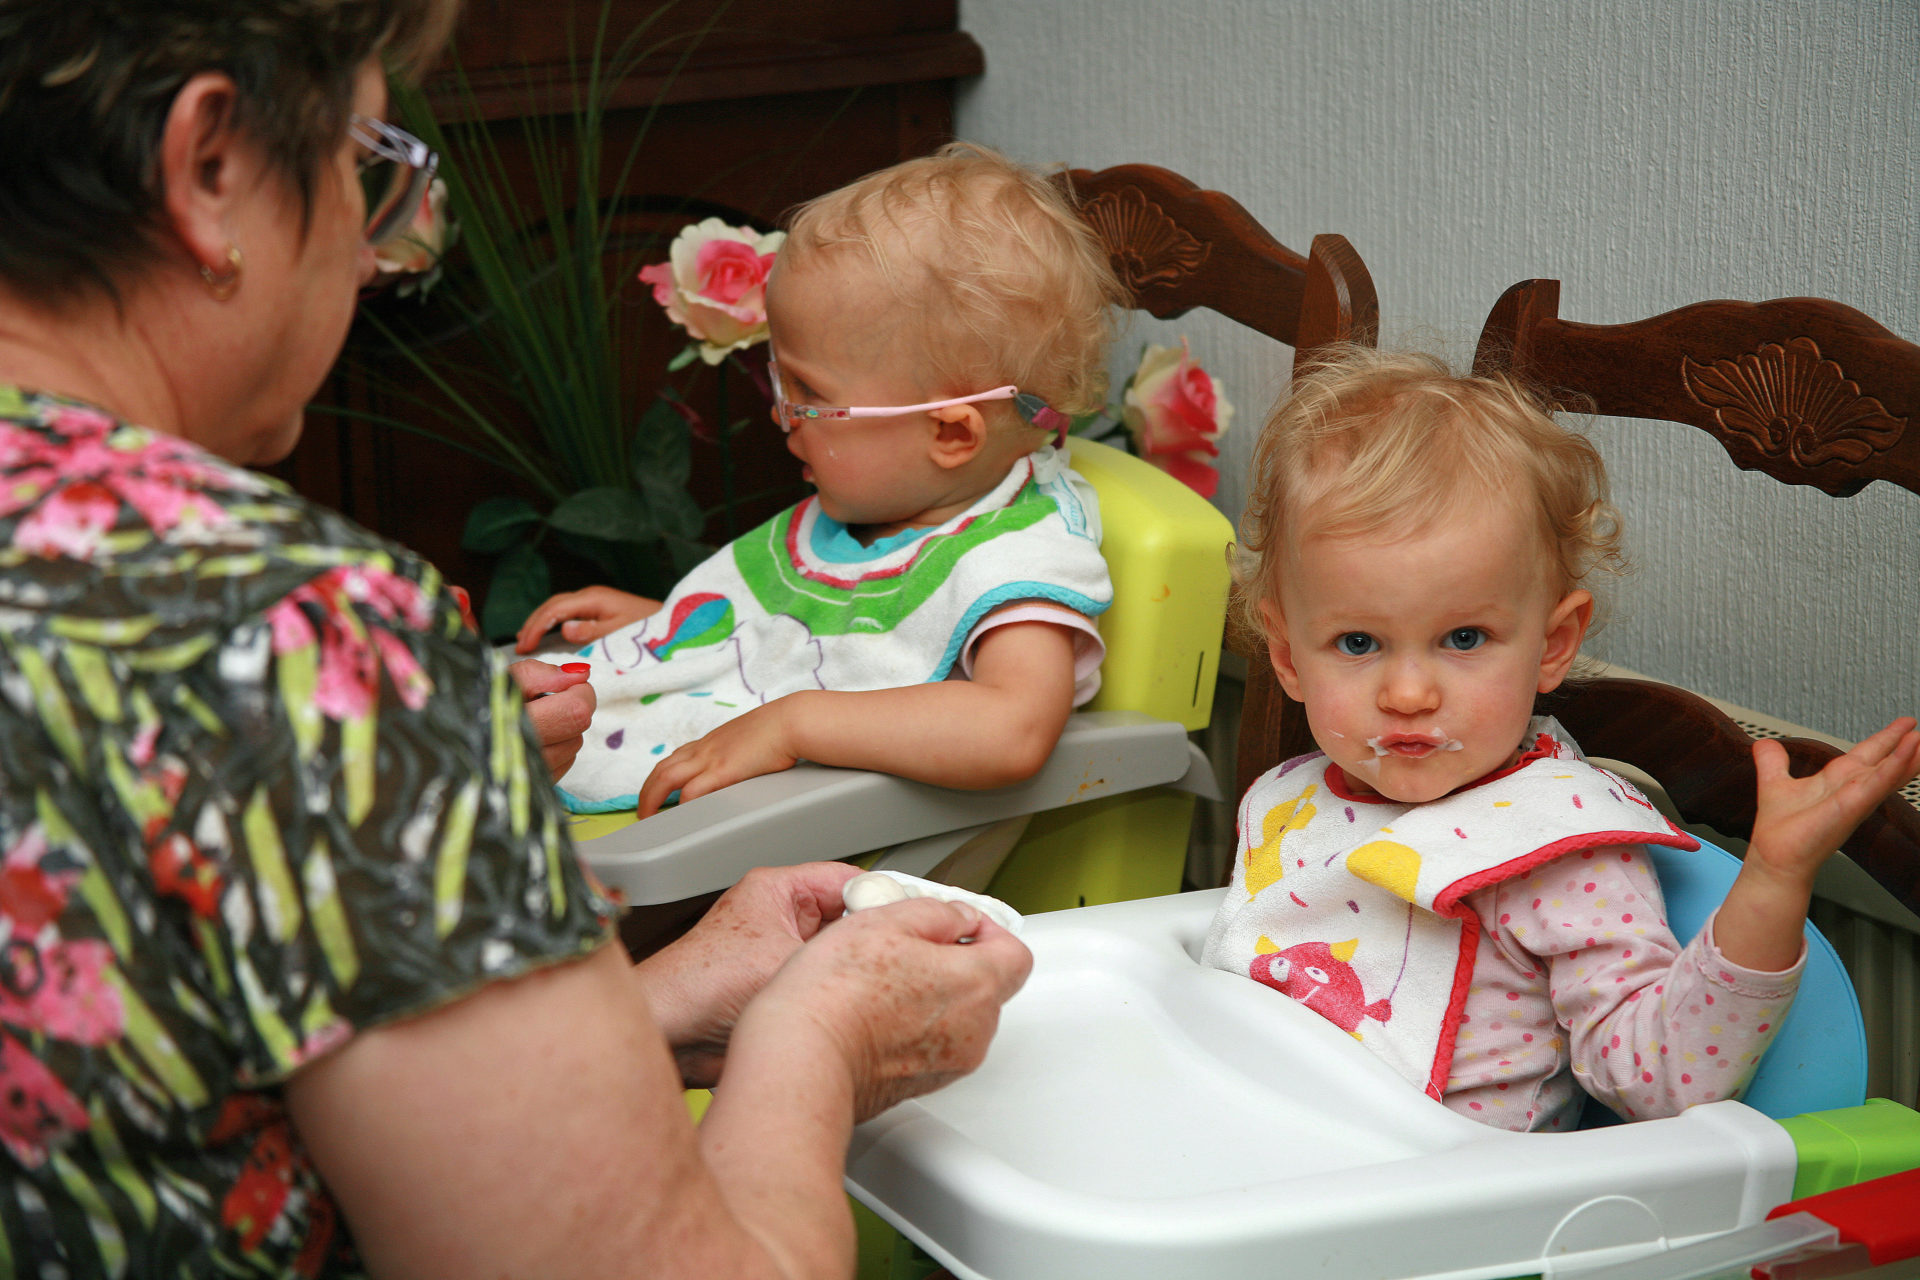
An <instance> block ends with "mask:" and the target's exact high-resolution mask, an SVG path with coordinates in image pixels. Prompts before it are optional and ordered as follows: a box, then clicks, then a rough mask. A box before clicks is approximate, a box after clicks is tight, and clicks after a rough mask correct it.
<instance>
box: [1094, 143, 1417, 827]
mask: <svg viewBox="0 0 1920 1280" xmlns="http://www.w3.org/2000/svg"><path fill="white" fill-rule="evenodd" d="M1062 180H1063V181H1064V182H1065V183H1066V185H1067V187H1068V190H1069V191H1070V192H1071V193H1072V195H1073V198H1074V201H1075V202H1076V203H1077V204H1078V205H1079V207H1080V212H1081V214H1082V216H1084V217H1085V218H1086V220H1087V221H1088V222H1089V223H1090V224H1092V226H1093V227H1094V228H1095V229H1096V230H1098V231H1099V233H1100V237H1101V239H1103V240H1104V241H1105V242H1106V244H1107V250H1108V252H1109V254H1110V255H1111V257H1112V261H1113V266H1114V270H1115V272H1116V273H1117V274H1118V275H1119V277H1120V280H1121V283H1123V284H1124V285H1126V287H1127V288H1128V290H1129V291H1130V292H1131V293H1132V294H1133V299H1134V308H1135V309H1136V310H1139V311H1144V312H1146V313H1148V314H1149V315H1152V316H1156V317H1158V318H1160V319H1163V320H1165V319H1172V318H1173V317H1176V316H1182V315H1185V314H1186V313H1187V312H1189V311H1191V310H1193V309H1194V308H1195V307H1207V308H1210V309H1212V310H1214V311H1217V312H1219V313H1220V314H1221V315H1224V316H1226V317H1227V318H1228V319H1230V320H1236V321H1238V322H1239V323H1241V324H1244V325H1246V326H1247V327H1248V328H1250V329H1254V330H1256V331H1258V332H1260V333H1263V334H1265V335H1266V336H1268V337H1269V338H1272V339H1274V340H1275V341H1277V342H1284V343H1286V344H1287V345H1288V346H1290V347H1292V348H1293V351H1294V367H1295V368H1296V369H1297V368H1300V367H1301V366H1302V364H1303V363H1304V361H1305V360H1307V359H1308V358H1310V356H1311V353H1312V352H1313V351H1314V350H1315V349H1317V348H1320V347H1324V346H1327V345H1329V344H1332V343H1361V344H1364V345H1371V344H1372V343H1373V342H1374V341H1375V339H1376V336H1377V335H1378V332H1379V326H1380V303H1379V299H1378V298H1377V297H1376V296H1375V293H1374V288H1373V277H1372V276H1371V275H1369V274H1368V273H1367V268H1366V265H1365V264H1364V263H1362V262H1361V260H1360V255H1359V254H1358V253H1356V252H1355V251H1354V248H1353V246H1352V245H1351V244H1349V243H1347V239H1346V237H1345V236H1339V235H1318V236H1315V237H1314V238H1313V244H1312V246H1311V247H1310V248H1309V250H1308V252H1307V254H1306V255H1305V256H1304V257H1303V256H1301V255H1300V254H1298V253H1296V252H1294V251H1293V250H1292V249H1289V248H1287V247H1286V246H1285V245H1283V244H1281V243H1280V242H1279V241H1278V240H1276V239H1274V238H1273V237H1272V236H1271V235H1269V234H1268V233H1267V230H1266V228H1264V227H1262V226H1261V225H1260V224H1259V223H1258V222H1256V221H1254V218H1253V215H1252V214H1249V213H1248V212H1247V211H1246V210H1245V209H1244V208H1242V207H1241V206H1240V204H1239V203H1238V202H1237V201H1235V200H1234V199H1233V198H1232V197H1231V196H1228V195H1225V194H1223V193H1221V192H1218V191H1207V190H1203V189H1201V188H1200V187H1197V186H1195V185H1194V184H1193V183H1191V182H1189V181H1187V180H1186V179H1185V178H1183V177H1181V176H1180V175H1179V174H1177V173H1172V172H1169V171H1168V170H1166V169H1161V168H1157V167H1156V166H1153V165H1146V164H1124V165H1116V166H1115V167H1113V168H1111V169H1100V170H1097V171H1094V170H1087V169H1074V170H1071V171H1070V172H1068V173H1066V174H1064V175H1062ZM1228 647H1229V648H1232V649H1234V650H1235V651H1236V652H1240V653H1241V654H1242V655H1243V656H1245V657H1246V659H1247V684H1246V695H1245V699H1244V701H1243V702H1242V704H1241V720H1240V725H1241V728H1240V743H1239V752H1238V763H1237V765H1236V775H1237V785H1238V789H1239V791H1245V790H1246V788H1247V786H1248V784H1250V783H1251V782H1252V781H1253V779H1254V778H1256V777H1258V776H1259V775H1260V774H1261V773H1263V772H1265V771H1266V770H1267V769H1268V768H1270V767H1272V766H1273V765H1274V764H1277V763H1278V762H1279V761H1281V760H1285V759H1288V758H1289V757H1291V756H1295V755H1298V754H1300V753H1301V752H1302V751H1310V750H1312V749H1313V743H1312V739H1311V738H1310V737H1309V736H1308V734H1307V730H1306V717H1305V715H1304V713H1303V712H1302V711H1301V709H1300V705H1299V704H1298V703H1296V702H1294V701H1293V700H1292V699H1291V698H1288V697H1287V695H1286V693H1285V692H1284V691H1283V690H1282V689H1281V688H1280V685H1279V682H1278V681H1277V680H1276V679H1275V678H1274V675H1273V668H1272V667H1271V666H1270V665H1269V663H1268V662H1267V657H1266V652H1265V650H1264V648H1263V647H1261V646H1258V645H1255V644H1252V643H1250V642H1249V639H1248V638H1247V637H1244V636H1239V635H1237V634H1236V632H1235V628H1233V627H1232V625H1231V624H1229V627H1228Z"/></svg>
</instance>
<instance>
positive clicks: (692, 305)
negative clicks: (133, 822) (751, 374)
mask: <svg viewBox="0 0 1920 1280" xmlns="http://www.w3.org/2000/svg"><path fill="white" fill-rule="evenodd" d="M786 239H787V233H786V232H784V231H769V232H767V233H766V234H765V235H762V234H761V233H760V232H758V231H755V230H753V229H752V228H751V227H730V226H728V225H727V224H726V223H724V222H722V221H720V219H718V218H708V219H707V220H706V221H704V222H698V223H695V224H694V225H693V226H690V227H688V228H686V229H685V230H684V231H682V232H681V233H680V234H679V235H677V236H675V237H674V238H673V247H672V249H670V250H669V251H668V258H669V259H670V260H669V261H667V262H657V263H655V264H654V265H653V266H650V267H642V268H641V269H640V279H641V280H642V281H643V282H644V283H646V284H650V285H652V286H653V300H654V301H655V302H658V303H659V304H660V305H661V306H663V307H665V308H666V309H667V319H669V320H671V321H673V322H674V323H675V324H677V325H679V326H681V327H682V328H684V329H685V330H686V331H687V333H688V335H689V336H690V337H692V338H693V339H694V340H695V341H697V342H698V343H699V344H700V358H701V359H702V360H704V361H706V362H707V363H708V364H719V363H720V362H721V361H722V360H724V359H726V358H727V352H729V351H735V350H739V349H740V348H742V347H750V346H753V345H754V344H755V343H757V342H765V341H766V339H767V275H768V273H770V272H771V271H772V270H773V258H774V255H775V254H776V253H778V252H779V250H780V246H781V245H782V244H784V243H785V242H786Z"/></svg>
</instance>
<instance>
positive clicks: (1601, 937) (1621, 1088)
mask: <svg viewBox="0 0 1920 1280" xmlns="http://www.w3.org/2000/svg"><path fill="white" fill-rule="evenodd" d="M1497 910H1498V920H1499V923H1498V925H1497V926H1496V931H1495V934H1494V941H1495V945H1496V946H1498V947H1499V948H1500V950H1501V951H1502V952H1503V953H1504V954H1505V955H1506V956H1508V957H1509V958H1510V959H1511V960H1512V961H1513V962H1514V964H1513V969H1514V975H1513V976H1518V975H1524V974H1528V973H1529V971H1531V972H1533V973H1538V972H1540V971H1541V970H1542V969H1544V975H1543V976H1544V977H1545V979H1546V983H1545V985H1546V990H1547V994H1548V996H1549V999H1550V1005H1549V1006H1548V1007H1547V1008H1546V1009H1543V1010H1541V1011H1540V1012H1539V1013H1538V1014H1536V1013H1533V1012H1531V1009H1532V1005H1531V1004H1530V1002H1529V1001H1528V999H1527V998H1526V988H1527V986H1529V985H1531V984H1526V983H1522V984H1519V985H1520V990H1521V998H1519V999H1516V1000H1507V1001H1503V1000H1500V999H1498V998H1493V999H1487V1000H1483V1001H1482V1003H1481V1006H1480V1008H1481V1011H1482V1014H1483V1016H1482V1017H1480V1018H1477V1019H1476V1020H1475V1027H1474V1030H1475V1031H1476V1035H1475V1038H1474V1040H1473V1042H1472V1044H1473V1046H1474V1047H1477V1048H1480V1049H1481V1050H1482V1053H1483V1054H1484V1053H1485V1052H1486V1051H1487V1050H1493V1051H1495V1053H1496V1054H1497V1056H1498V1058H1500V1059H1502V1060H1504V1059H1507V1058H1509V1057H1511V1058H1513V1059H1516V1060H1521V1061H1520V1066H1521V1067H1522V1068H1523V1070H1522V1071H1521V1072H1520V1073H1519V1074H1522V1075H1530V1074H1532V1072H1531V1071H1528V1070H1525V1068H1527V1067H1528V1066H1529V1062H1528V1061H1525V1060H1526V1059H1530V1058H1531V1057H1532V1056H1533V1055H1534V1054H1536V1053H1538V1052H1539V1047H1540V1043H1541V1041H1549V1042H1551V1041H1552V1040H1553V1039H1555V1038H1557V1035H1558V1033H1559V1029H1560V1028H1565V1033H1566V1035H1567V1039H1568V1053H1569V1058H1570V1061H1571V1065H1572V1069H1573V1074H1574V1078H1575V1079H1576V1080H1578V1082H1579V1083H1580V1085H1581V1087H1582V1088H1584V1089H1585V1090H1586V1091H1587V1092H1588V1093H1590V1094H1592V1095H1593V1096H1595V1097H1597V1098H1598V1099H1600V1101H1601V1102H1603V1103H1605V1104H1606V1105H1607V1106H1609V1107H1612V1108H1613V1109H1614V1110H1615V1111H1617V1112H1619V1113H1620V1114H1621V1115H1624V1116H1628V1117H1630V1118H1633V1119H1642V1120H1644V1119H1650V1118H1654V1117H1659V1116H1670V1115H1677V1114H1679V1113H1680V1112H1681V1111H1683V1110H1685V1109H1686V1108H1688V1107H1690V1106H1695V1105H1697V1104H1699V1103H1703V1102H1715V1101H1719V1100H1721V1099H1724V1098H1730V1097H1733V1096H1735V1095H1736V1094H1737V1093H1738V1092H1739V1091H1740V1090H1741V1089H1742V1088H1744V1087H1745V1085H1746V1083H1747V1081H1748V1080H1749V1079H1750V1078H1751V1077H1752V1073H1753V1068H1754V1066H1755V1065H1756V1064H1757V1063H1758V1062H1759V1059H1760V1055H1761V1054H1762V1053H1764V1052H1765V1051H1766V1047H1767V1045H1768V1044H1770V1043H1771V1042H1772V1040H1773V1035H1774V1032H1775V1030H1776V1029H1777V1028H1778V1026H1779V1023H1780V1019H1781V1018H1782V1017H1783V1016H1784V1015H1785V1014H1786V1011H1787V1006H1788V1005H1789V1004H1790V1003H1791V1002H1792V999H1793V995H1794V992H1795V991H1796V990H1797V989H1798V987H1799V980H1800V966H1799V964H1798V963H1797V956H1798V952H1797V951H1796V953H1795V957H1790V958H1789V962H1788V963H1787V964H1785V965H1782V966H1781V970H1782V971H1781V972H1756V971H1753V970H1750V969H1746V968H1743V967H1741V966H1740V965H1737V964H1734V963H1732V962H1731V961H1729V960H1728V959H1727V958H1726V956H1725V955H1724V952H1723V951H1720V950H1717V949H1716V946H1715V943H1716V941H1717V938H1716V937H1715V930H1714V924H1713V922H1712V921H1709V922H1708V925H1707V927H1706V928H1704V929H1702V930H1701V932H1700V934H1699V936H1697V937H1696V938H1694V940H1693V941H1692V942H1690V943H1688V944H1687V945H1686V946H1685V947H1682V946H1681V945H1680V943H1679V941H1678V939H1676V938H1675V937H1674V935H1673V932H1672V930H1671V929H1670V928H1668V926H1667V922H1666V907H1665V903H1664V900H1663V897H1662V895H1661V892H1660V884H1659V881H1658V879H1657V877H1656V876H1655V874H1654V871H1653V865H1652V863H1651V862H1650V861H1649V860H1648V858H1647V856H1646V851H1645V849H1644V848H1642V847H1641V846H1639V845H1616V846H1610V847H1607V848H1602V849H1595V850H1591V851H1589V852H1588V853H1585V854H1569V855H1567V856H1565V857H1562V858H1559V859H1556V860H1555V861H1553V862H1551V863H1548V864H1547V865H1546V866H1544V867H1542V868H1541V869H1540V870H1539V871H1538V872H1536V873H1535V874H1534V875H1533V876H1531V877H1529V878H1528V879H1527V880H1524V881H1518V882H1515V883H1513V884H1511V885H1503V886H1501V889H1500V897H1499V903H1498V908H1497ZM1483 918H1484V917H1483ZM1481 981H1482V976H1481V973H1480V971H1479V970H1478V969H1476V973H1475V990H1476V994H1478V993H1479V987H1480V985H1481ZM1535 989H1536V990H1537V988H1535ZM1472 1003H1473V999H1472V998H1471V997H1470V998H1469V1004H1470V1005H1471V1004H1472ZM1502 1004H1507V1005H1509V1008H1510V1009H1511V1013H1510V1014H1509V1015H1507V1016H1510V1017H1512V1018H1513V1019H1514V1020H1515V1021H1514V1024H1513V1026H1511V1027H1510V1028H1508V1027H1501V1026H1499V1025H1497V1024H1498V1022H1499V1021H1501V1019H1502V1014H1503V1013H1505V1011H1503V1010H1499V1009H1498V1006H1500V1005H1502ZM1489 1006H1491V1011H1490V1010H1489ZM1534 1017H1551V1018H1553V1019H1554V1021H1556V1022H1557V1023H1558V1024H1559V1026H1558V1027H1550V1026H1542V1025H1533V1024H1532V1023H1531V1021H1530V1019H1532V1018H1534ZM1528 1031H1530V1032H1531V1033H1532V1036H1531V1038H1530V1039H1529V1038H1527V1037H1525V1036H1523V1035H1522V1034H1521V1033H1524V1032H1528ZM1502 1032H1504V1033H1505V1034H1504V1035H1503V1034H1502ZM1496 1042H1497V1043H1496ZM1461 1047H1462V1048H1463V1049H1465V1048H1467V1045H1466V1044H1463V1045H1462V1046H1461ZM1471 1065H1475V1060H1474V1059H1473V1058H1472V1057H1471V1055H1469V1057H1468V1058H1467V1059H1466V1060H1464V1061H1463V1059H1462V1057H1461V1055H1460V1053H1459V1052H1456V1055H1455V1064H1454V1069H1455V1074H1456V1076H1466V1077H1469V1078H1470V1080H1467V1081H1463V1083H1466V1082H1471V1083H1481V1084H1485V1083H1490V1082H1491V1081H1493V1080H1495V1079H1497V1078H1498V1076H1499V1073H1498V1072H1497V1071H1489V1070H1487V1069H1485V1068H1484V1067H1483V1068H1482V1069H1481V1070H1480V1071H1479V1072H1478V1075H1477V1076H1476V1074H1475V1073H1474V1072H1473V1071H1463V1067H1466V1066H1471ZM1540 1065H1542V1066H1545V1065H1548V1064H1546V1063H1544V1062H1542V1063H1541V1064H1540ZM1478 1077H1484V1079H1480V1078H1478Z"/></svg>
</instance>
